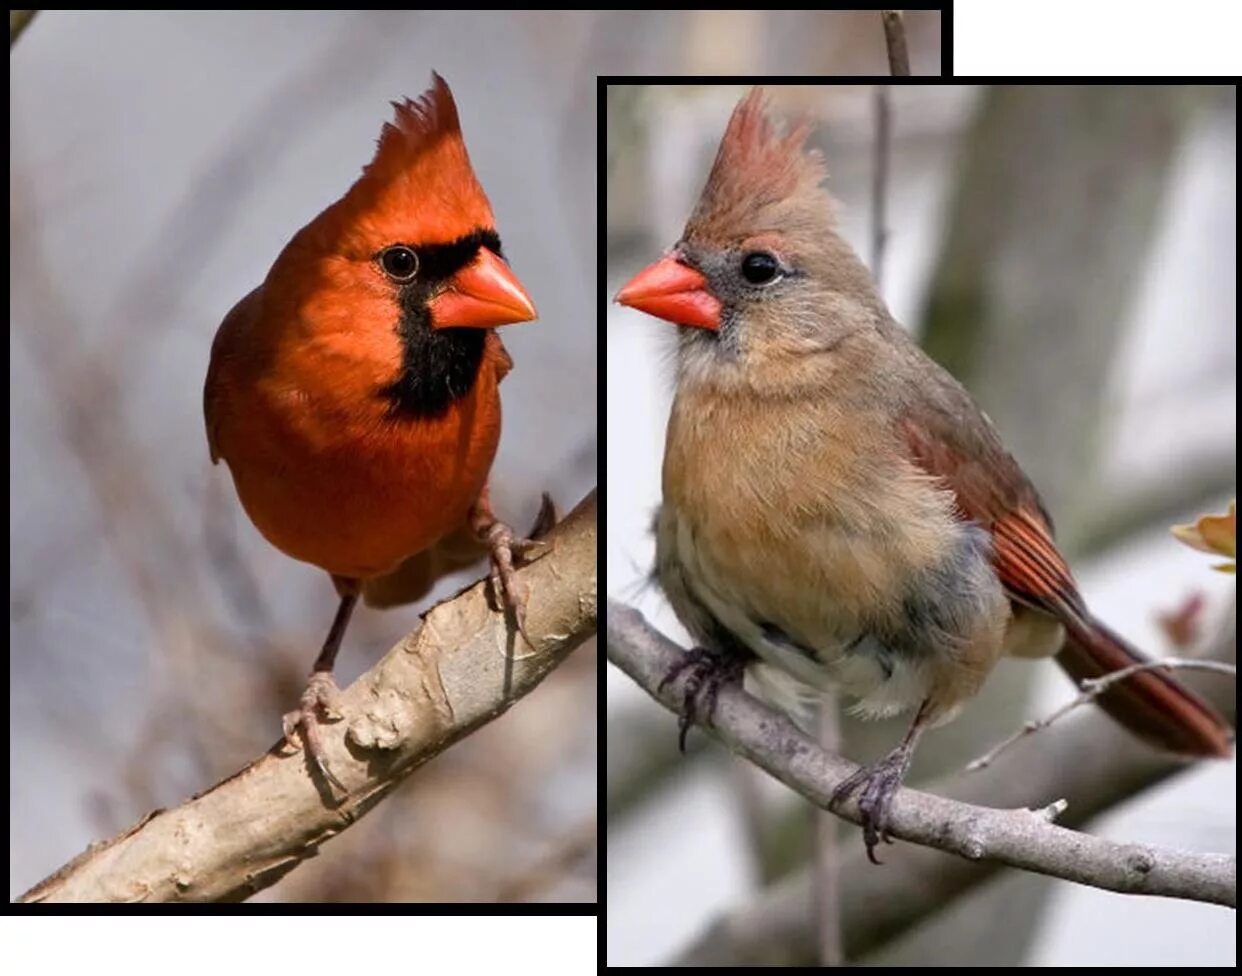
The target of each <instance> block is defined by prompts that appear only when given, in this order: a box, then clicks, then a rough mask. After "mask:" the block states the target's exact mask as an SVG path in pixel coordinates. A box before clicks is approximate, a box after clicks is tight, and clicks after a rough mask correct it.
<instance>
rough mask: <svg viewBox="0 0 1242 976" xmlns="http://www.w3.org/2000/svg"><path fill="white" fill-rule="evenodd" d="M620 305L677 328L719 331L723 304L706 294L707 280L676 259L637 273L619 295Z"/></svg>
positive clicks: (660, 261) (652, 265)
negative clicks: (691, 327) (652, 316)
mask: <svg viewBox="0 0 1242 976" xmlns="http://www.w3.org/2000/svg"><path fill="white" fill-rule="evenodd" d="M617 301H618V302H620V303H621V304H622V305H628V306H630V308H636V309H638V310H639V311H640V312H646V313H647V314H648V315H654V316H655V317H656V318H660V319H667V320H668V321H669V322H672V323H674V324H676V325H692V326H695V327H696V328H699V329H712V330H716V329H719V328H720V300H719V299H718V298H717V297H716V296H715V295H713V294H712V293H711V292H710V291H708V290H707V279H706V278H704V277H703V275H701V274H699V272H697V271H695V270H694V268H691V267H689V266H688V265H685V264H682V263H681V262H680V261H678V260H677V259H676V258H673V257H665V258H661V259H660V260H659V261H657V262H656V263H655V264H651V265H648V266H647V267H646V268H644V269H643V270H642V271H640V272H638V274H636V275H635V276H634V277H633V278H631V279H630V282H629V284H627V285H626V286H625V287H624V288H622V289H621V290H620V291H619V292H617Z"/></svg>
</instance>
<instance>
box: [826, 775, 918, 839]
mask: <svg viewBox="0 0 1242 976" xmlns="http://www.w3.org/2000/svg"><path fill="white" fill-rule="evenodd" d="M908 766H909V758H908V756H905V755H903V754H901V751H900V750H897V751H894V752H892V753H890V754H889V755H887V756H885V757H884V758H883V759H881V760H880V761H879V762H877V763H873V764H871V765H870V766H862V767H860V768H859V769H858V770H857V771H856V772H855V773H854V774H853V775H851V776H850V777H849V778H848V779H847V780H845V782H843V783H842V784H841V785H840V786H838V787H837V788H836V789H835V790H833V792H832V798H831V799H830V800H829V801H828V809H829V810H834V809H836V808H837V807H838V806H839V805H840V804H842V803H844V802H845V801H846V800H848V799H849V798H850V797H851V796H853V795H854V794H855V793H858V792H859V790H860V789H861V793H860V795H859V797H858V812H859V813H860V814H861V820H862V830H863V843H864V844H866V845H867V859H868V860H869V861H870V862H871V863H872V864H879V863H880V861H879V859H878V858H877V857H876V856H875V849H876V847H878V846H879V844H880V842H881V841H883V842H884V843H885V844H891V843H892V842H893V839H892V837H891V836H889V832H888V826H889V816H890V813H891V811H892V805H893V797H894V796H896V794H897V791H898V790H899V789H901V784H902V781H903V780H904V779H905V774H906V769H907V767H908Z"/></svg>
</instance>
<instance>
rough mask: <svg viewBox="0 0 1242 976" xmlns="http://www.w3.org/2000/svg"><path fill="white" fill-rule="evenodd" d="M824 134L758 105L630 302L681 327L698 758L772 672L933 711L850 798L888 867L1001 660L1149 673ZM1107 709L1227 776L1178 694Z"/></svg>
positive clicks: (1123, 696)
mask: <svg viewBox="0 0 1242 976" xmlns="http://www.w3.org/2000/svg"><path fill="white" fill-rule="evenodd" d="M808 131H809V127H808V126H807V125H806V124H805V123H804V124H801V125H799V126H796V127H794V128H793V129H792V131H789V132H788V133H787V134H784V135H782V134H780V133H778V132H777V131H776V129H775V128H774V127H773V125H772V124H770V122H769V121H768V119H767V118H766V115H765V110H764V103H763V99H762V96H761V94H760V93H759V91H758V90H756V91H753V92H751V94H750V95H749V96H747V97H746V98H745V99H744V100H743V101H742V102H741V104H739V105H738V107H737V109H736V110H735V111H734V113H733V117H732V118H731V120H730V121H729V126H728V129H727V131H726V132H725V135H724V139H723V141H722V142H721V144H720V149H719V152H718V153H717V156H716V161H715V164H714V165H713V167H712V170H711V174H710V176H709V177H708V180H707V185H706V187H705V188H704V190H703V194H702V197H701V198H700V200H699V202H698V205H697V206H696V207H695V210H694V213H693V214H692V215H691V217H690V220H689V222H688V223H687V224H686V229H685V233H684V234H683V235H682V238H681V240H679V241H678V242H677V243H676V244H675V245H674V246H673V248H672V250H671V251H670V252H669V253H668V254H667V255H666V256H665V257H663V258H661V259H660V260H659V261H657V262H656V263H655V264H653V265H651V266H650V267H648V268H647V269H646V270H644V271H642V272H640V273H639V274H638V275H637V276H636V277H635V278H634V279H633V280H632V281H630V282H629V284H627V285H626V286H625V287H624V288H623V289H622V290H621V292H620V293H619V294H618V296H617V300H618V301H620V302H621V303H622V304H625V305H630V306H632V307H634V308H637V309H641V310H643V311H645V312H648V313H650V314H652V315H656V316H658V317H660V318H664V319H668V320H669V321H671V322H673V323H675V324H677V325H679V326H683V328H682V329H681V330H680V335H679V337H678V338H679V343H678V356H677V391H676V398H675V400H674V403H673V408H672V415H671V417H670V419H669V425H668V438H667V444H666V446H665V454H664V478H663V482H664V484H663V489H664V499H663V505H662V507H661V509H660V512H659V515H658V517H657V521H656V561H657V569H656V573H657V577H658V579H659V582H660V584H661V587H662V589H663V590H664V592H665V593H666V594H667V596H668V598H669V600H670V602H671V603H672V605H673V608H674V609H675V610H676V612H677V615H678V617H679V618H680V620H681V622H682V623H683V624H684V625H685V626H686V628H687V630H688V631H689V632H690V633H691V634H692V635H693V637H694V638H695V640H696V641H697V642H698V643H699V644H700V645H701V646H700V647H699V648H696V650H695V651H694V652H692V654H691V656H690V657H689V658H688V659H687V661H686V662H685V663H684V664H682V665H681V666H680V667H679V668H678V669H676V671H674V673H673V674H671V675H669V677H668V679H666V680H672V679H673V678H674V677H675V676H676V674H677V673H678V672H680V671H681V670H683V669H685V668H693V669H694V673H693V674H692V675H691V676H690V678H689V680H688V681H687V683H686V686H685V687H686V698H685V708H684V714H683V718H682V722H683V724H682V735H683V738H684V735H685V729H686V726H687V724H688V723H689V721H691V719H692V716H693V713H694V712H695V710H696V708H698V709H701V706H702V704H703V701H702V699H701V696H704V695H705V696H706V706H707V707H706V709H705V711H706V713H707V714H706V717H707V718H708V720H710V717H711V715H710V713H711V706H712V703H713V702H714V692H715V690H716V689H717V688H718V687H719V683H720V682H721V681H726V680H736V679H737V678H738V677H739V676H740V674H741V671H742V668H743V667H744V666H745V665H746V664H748V663H751V664H763V665H767V666H769V667H768V668H767V669H766V671H767V674H766V675H763V676H761V677H766V678H767V679H768V681H767V682H765V683H766V684H767V686H768V688H769V690H771V687H772V681H771V678H772V671H771V668H775V669H777V671H778V672H779V673H780V674H782V675H783V676H785V679H786V680H785V685H786V686H787V690H788V685H789V682H788V680H787V679H788V678H789V677H792V678H793V679H795V681H796V685H795V686H794V687H795V689H796V688H800V689H802V690H806V688H807V686H810V687H812V688H824V687H837V688H840V689H842V690H843V691H845V692H846V693H847V694H849V695H851V696H853V697H854V698H856V699H857V700H858V709H859V711H860V712H862V713H863V714H865V715H887V714H891V713H894V712H899V711H904V710H907V709H913V710H914V712H915V717H914V721H913V724H912V725H911V726H910V730H909V732H908V733H907V734H906V736H905V738H904V739H903V740H902V742H901V744H900V745H899V746H898V747H897V748H896V749H895V750H893V752H892V753H891V754H889V755H888V757H887V758H885V759H883V760H882V761H880V762H879V763H877V764H875V765H873V766H870V767H867V768H864V769H862V770H860V771H859V772H858V773H857V774H855V775H854V776H853V777H851V778H850V779H849V780H848V781H847V782H846V783H845V784H843V785H842V786H841V788H840V789H839V790H838V791H837V794H836V796H835V797H834V798H833V803H834V804H839V803H841V802H843V801H844V800H846V799H847V798H848V797H849V796H850V795H852V794H854V793H856V792H861V796H860V800H859V808H860V811H861V814H862V818H863V826H864V837H865V840H866V844H867V852H868V855H869V856H871V857H872V859H873V860H874V848H875V846H876V843H877V841H878V840H879V839H880V838H881V837H883V838H884V839H885V840H887V839H888V838H887V836H886V832H885V827H886V821H887V816H888V808H889V804H890V802H891V799H892V796H893V794H894V793H895V792H896V790H897V788H898V786H899V785H900V784H901V781H902V779H903V777H904V776H905V773H906V771H907V769H908V767H909V764H910V758H911V754H912V753H913V750H914V748H915V744H916V743H917V742H918V739H919V737H920V735H921V734H922V733H923V731H924V730H925V729H927V728H929V727H932V726H935V725H939V724H941V723H943V722H946V721H948V720H949V719H951V718H952V717H953V716H954V715H956V714H957V712H958V711H959V710H960V709H961V707H962V706H963V704H965V702H966V701H968V700H969V699H970V698H971V697H972V696H973V695H974V694H975V693H976V692H978V691H979V688H980V687H981V686H982V684H983V681H984V679H985V678H986V677H987V675H988V672H990V671H991V670H992V667H993V665H995V663H996V661H997V659H998V658H999V657H1000V656H1001V655H1002V654H1012V655H1017V656H1020V657H1038V656H1045V655H1053V654H1056V655H1057V659H1058V661H1059V662H1060V663H1061V665H1062V666H1063V667H1064V668H1065V670H1066V671H1068V672H1069V673H1070V675H1072V676H1073V677H1074V678H1076V679H1081V678H1085V677H1093V676H1097V675H1100V674H1104V673H1107V672H1110V671H1115V670H1117V669H1119V668H1121V667H1124V666H1126V665H1130V664H1134V663H1135V662H1137V661H1141V660H1143V658H1142V656H1141V655H1140V654H1139V653H1138V652H1137V651H1136V650H1134V649H1133V648H1132V647H1130V646H1129V645H1128V644H1126V643H1125V641H1123V640H1122V639H1121V638H1120V637H1118V636H1117V635H1116V634H1114V633H1113V632H1112V631H1111V630H1109V629H1108V628H1107V627H1105V626H1104V625H1103V624H1102V623H1100V622H1099V621H1098V620H1096V619H1095V618H1094V617H1093V616H1092V615H1091V613H1090V612H1089V611H1088V609H1087V606H1086V604H1085V603H1084V601H1083V598H1082V596H1081V594H1080V593H1079V592H1078V588H1077V587H1076V586H1075V584H1074V579H1073V577H1072V576H1071V575H1070V570H1069V567H1068V566H1067V565H1066V564H1065V560H1064V559H1063V558H1062V557H1061V554H1060V553H1059V552H1058V551H1057V547H1056V544H1055V543H1054V542H1053V539H1052V523H1051V520H1050V519H1049V517H1048V515H1047V513H1046V512H1045V511H1044V508H1043V505H1042V504H1041V503H1040V500H1039V495H1038V494H1037V493H1036V491H1035V488H1034V487H1033V486H1032V485H1031V482H1030V481H1029V480H1028V479H1027V477H1026V475H1025V474H1023V473H1022V469H1021V468H1020V467H1018V464H1017V462H1016V461H1014V459H1013V458H1012V457H1010V455H1009V454H1008V453H1007V452H1006V451H1005V448H1004V446H1003V445H1002V444H1001V440H1000V437H999V436H998V435H997V433H996V430H995V429H994V428H993V427H992V424H991V423H990V421H989V420H988V418H987V417H986V416H985V415H984V414H983V412H982V411H981V410H980V409H979V407H978V406H977V405H976V404H975V402H974V401H973V400H972V399H971V398H970V396H969V394H967V392H966V391H965V390H964V389H963V388H962V387H961V385H960V384H959V383H957V381H956V380H954V379H953V377H952V376H950V375H949V374H948V373H946V372H945V371H944V370H943V369H941V368H940V367H939V366H938V365H937V364H936V363H934V362H933V361H932V360H931V359H929V358H928V357H927V356H926V355H924V354H923V352H922V351H921V350H920V349H919V348H918V347H917V346H916V345H915V344H914V343H913V342H912V341H911V340H910V338H909V337H908V336H907V334H906V332H905V331H904V330H902V329H901V327H900V326H898V325H897V323H896V322H894V321H893V319H892V316H891V315H890V314H889V312H888V309H887V308H886V307H885V305H884V302H883V301H882V300H881V299H880V296H879V295H878V294H877V292H876V289H875V285H874V283H873V282H872V280H871V276H870V275H869V274H868V272H867V269H866V268H865V267H864V266H863V264H862V262H861V261H860V260H859V259H858V257H857V255H856V254H855V253H854V251H853V250H852V249H851V248H850V246H849V245H848V244H846V243H845V241H844V240H842V238H841V237H840V236H839V235H838V234H837V232H836V228H835V223H834V218H833V212H832V205H831V202H830V199H829V197H828V195H827V193H826V191H825V190H824V189H823V188H822V185H821V184H822V181H823V178H824V170H823V164H822V162H821V160H820V158H819V156H818V154H817V153H814V152H810V151H807V150H806V149H804V146H803V144H804V141H805V139H806V136H807V134H808ZM760 670H765V669H763V668H760ZM696 699H699V700H698V701H696ZM1099 702H1100V704H1101V705H1102V706H1103V707H1104V708H1105V709H1106V710H1107V711H1108V712H1109V714H1111V715H1112V716H1113V717H1114V718H1116V719H1117V720H1118V721H1119V722H1121V723H1122V724H1123V725H1125V726H1126V727H1127V728H1129V729H1131V730H1132V731H1134V732H1135V733H1137V734H1138V735H1139V736H1141V737H1143V738H1144V739H1146V740H1147V741H1149V742H1152V743H1154V744H1156V745H1158V746H1161V747H1163V748H1166V749H1170V750H1173V751H1175V752H1179V753H1182V754H1184V755H1187V756H1224V755H1227V754H1228V753H1229V751H1230V743H1231V741H1232V729H1231V728H1230V726H1229V725H1228V724H1227V723H1226V722H1225V720H1224V719H1222V718H1221V717H1220V716H1219V715H1218V714H1217V713H1216V712H1215V711H1214V710H1213V709H1212V708H1211V707H1210V706H1209V705H1207V704H1206V703H1205V702H1203V701H1202V700H1201V699H1200V698H1199V697H1197V696H1196V695H1195V694H1193V693H1192V692H1190V691H1188V690H1187V689H1186V688H1184V687H1183V686H1182V685H1181V684H1179V683H1178V682H1176V681H1174V680H1173V679H1172V678H1170V677H1169V676H1168V675H1167V674H1162V673H1157V672H1144V673H1140V674H1137V675H1135V676H1134V677H1133V678H1130V679H1129V680H1127V681H1125V682H1123V683H1121V684H1119V685H1117V686H1116V687H1115V688H1113V689H1112V690H1111V691H1109V692H1108V693H1106V694H1105V695H1104V696H1102V697H1101V698H1100V699H1099ZM701 710H702V709H701Z"/></svg>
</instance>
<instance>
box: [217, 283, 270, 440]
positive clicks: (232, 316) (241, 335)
mask: <svg viewBox="0 0 1242 976" xmlns="http://www.w3.org/2000/svg"><path fill="white" fill-rule="evenodd" d="M262 293H263V286H262V285H260V286H259V287H258V288H256V289H254V291H252V292H251V293H250V294H249V295H247V296H246V297H245V298H243V299H242V300H241V301H240V302H238V303H237V304H236V305H234V306H233V308H232V309H231V310H230V312H229V314H228V315H226V316H225V317H224V321H223V322H221V323H220V328H219V329H218V330H217V331H216V338H215V340H214V341H213V342H212V344H211V364H210V365H209V366H208V367H207V381H206V383H204V384H203V417H204V419H205V420H206V421H207V449H208V450H209V451H210V452H211V463H212V464H216V463H217V462H218V461H219V460H220V408H221V400H222V391H221V384H222V382H223V374H224V371H225V370H226V369H227V368H228V365H229V364H230V362H231V360H232V359H233V357H235V356H237V355H239V354H240V348H239V347H242V346H244V345H245V334H246V331H247V330H248V329H249V328H250V325H251V323H252V322H253V321H254V317H255V316H256V315H257V314H258V310H259V300H260V298H261V296H262Z"/></svg>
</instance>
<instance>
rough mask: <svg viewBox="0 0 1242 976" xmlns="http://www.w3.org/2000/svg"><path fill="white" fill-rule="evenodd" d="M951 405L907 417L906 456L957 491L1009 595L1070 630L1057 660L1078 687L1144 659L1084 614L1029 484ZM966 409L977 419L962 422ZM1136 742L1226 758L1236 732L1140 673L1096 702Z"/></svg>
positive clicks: (989, 431)
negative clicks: (988, 538) (982, 531)
mask: <svg viewBox="0 0 1242 976" xmlns="http://www.w3.org/2000/svg"><path fill="white" fill-rule="evenodd" d="M949 403H950V404H951V405H952V409H933V410H927V411H924V412H921V413H919V414H917V415H916V414H913V413H911V414H909V415H907V416H906V418H905V419H904V421H903V424H902V430H903V433H904V434H905V438H906V444H907V447H908V448H909V451H910V457H911V459H912V460H913V461H914V462H915V463H916V464H917V465H918V466H919V467H920V468H922V469H923V470H924V471H926V472H927V473H928V474H930V475H933V476H934V477H936V478H938V479H940V481H941V482H942V483H943V484H944V485H945V486H946V487H948V488H949V489H951V490H952V491H953V493H954V496H955V498H956V500H957V507H958V510H959V511H960V512H961V514H962V517H963V518H967V519H970V520H971V521H973V522H976V523H977V524H979V525H981V526H983V527H984V528H986V529H987V530H988V531H989V532H990V533H991V535H992V560H993V565H994V566H995V568H996V574H997V576H998V577H1000V581H1001V583H1002V584H1003V585H1004V587H1005V591H1006V592H1007V593H1008V594H1009V596H1010V598H1011V599H1013V600H1016V601H1018V602H1020V603H1023V604H1026V605H1027V606H1031V607H1034V608H1036V609H1038V610H1042V611H1044V612H1045V613H1049V614H1051V615H1052V616H1054V617H1056V618H1057V619H1058V620H1059V621H1060V622H1061V623H1062V624H1063V625H1064V626H1065V629H1066V632H1067V636H1066V640H1065V644H1064V646H1063V647H1062V649H1061V651H1060V653H1059V654H1058V655H1057V663H1058V664H1060V665H1061V667H1062V668H1064V669H1065V671H1066V672H1067V673H1068V674H1069V675H1070V677H1071V678H1073V679H1074V680H1075V681H1082V680H1083V679H1085V678H1097V677H1100V676H1101V675H1104V674H1108V673H1110V672H1113V671H1118V670H1120V669H1121V668H1124V667H1129V666H1131V665H1134V664H1140V663H1142V662H1143V661H1145V660H1147V659H1146V658H1145V657H1144V656H1143V654H1142V653H1140V652H1139V651H1138V650H1136V649H1135V648H1133V647H1131V646H1130V645H1129V644H1128V643H1126V642H1125V641H1124V640H1123V639H1122V638H1121V637H1119V636H1118V635H1117V634H1115V633H1113V632H1112V631H1111V630H1110V629H1108V628H1107V627H1106V626H1104V625H1103V624H1102V623H1100V622H1099V621H1098V620H1096V619H1095V618H1094V617H1092V616H1091V614H1090V612H1089V611H1088V610H1087V606H1086V604H1085V603H1084V602H1083V599H1082V596H1081V595H1080V594H1079V592H1078V587H1077V585H1076V584H1075V583H1074V578H1073V576H1072V575H1071V574H1070V569H1069V566H1068V565H1067V564H1066V562H1065V559H1064V558H1063V557H1062V555H1061V553H1060V551H1059V550H1058V549H1057V546H1056V543H1055V542H1054V541H1053V538H1052V523H1051V520H1050V519H1049V518H1048V515H1047V513H1046V512H1045V511H1044V507H1043V504H1042V503H1041V502H1040V500H1039V495H1038V493H1037V492H1036V491H1035V488H1034V486H1033V485H1032V484H1031V483H1030V481H1029V480H1028V479H1027V477H1026V475H1025V474H1024V473H1023V472H1022V469H1021V468H1020V467H1018V463H1017V462H1016V461H1015V460H1014V459H1013V458H1012V457H1011V456H1010V455H1009V453H1008V452H1007V451H1006V450H1005V449H1004V447H1003V446H1002V445H1001V443H1000V438H999V436H997V434H996V431H995V430H994V429H993V427H992V425H991V423H990V422H989V421H988V420H987V418H986V417H984V416H983V415H982V413H981V412H978V411H977V408H975V407H974V404H973V402H971V401H970V400H969V399H968V398H967V396H966V394H965V392H964V391H961V392H959V391H953V392H952V396H951V398H950V399H949ZM966 409H970V410H971V411H972V412H973V413H975V416H973V417H971V416H963V413H964V411H965V410H966ZM1097 701H1098V703H1099V705H1100V706H1101V707H1102V708H1103V709H1104V710H1105V711H1106V712H1108V713H1109V715H1111V716H1112V717H1113V718H1114V719H1116V720H1117V721H1118V722H1120V723H1121V724H1122V725H1124V726H1125V727H1126V728H1128V729H1129V730H1130V731H1131V732H1133V733H1135V734H1136V735H1138V736H1139V737H1140V738H1143V739H1145V740H1147V741H1148V742H1151V743H1152V744H1154V745H1157V746H1159V747H1161V748H1164V749H1169V750H1171V751H1173V752H1177V753H1181V754H1183V755H1190V756H1227V755H1229V753H1230V751H1231V750H1230V745H1231V743H1232V741H1233V729H1232V727H1231V726H1230V725H1229V723H1228V722H1226V721H1225V719H1223V718H1222V717H1221V716H1220V715H1219V714H1218V713H1217V711H1216V710H1215V709H1214V708H1213V707H1212V706H1211V705H1209V704H1208V703H1207V702H1205V701H1204V700H1203V699H1201V698H1200V697H1199V696H1198V695H1197V694H1195V693H1194V692H1193V691H1191V690H1190V689H1188V688H1186V687H1185V686H1184V685H1182V684H1181V683H1180V682H1178V681H1175V680H1174V679H1173V678H1172V677H1170V676H1169V675H1168V673H1166V672H1160V671H1144V672H1139V673H1137V674H1135V675H1133V676H1132V677H1130V678H1128V679H1126V680H1125V681H1122V682H1120V683H1119V684H1117V685H1115V686H1114V687H1113V688H1111V689H1109V690H1108V691H1107V692H1105V693H1104V694H1103V695H1101V696H1100V697H1099V698H1098V699H1097Z"/></svg>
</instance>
